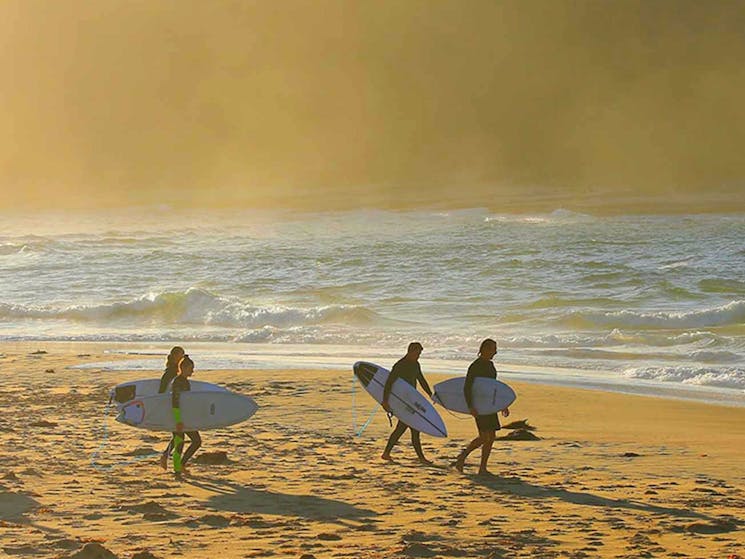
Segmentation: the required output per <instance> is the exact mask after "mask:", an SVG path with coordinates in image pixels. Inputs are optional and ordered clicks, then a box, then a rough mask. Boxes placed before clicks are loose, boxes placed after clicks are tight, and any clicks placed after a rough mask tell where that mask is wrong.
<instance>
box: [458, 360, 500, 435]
mask: <svg viewBox="0 0 745 559" xmlns="http://www.w3.org/2000/svg"><path fill="white" fill-rule="evenodd" d="M476 377H485V378H494V379H495V378H497V369H496V368H495V367H494V363H492V362H491V360H489V359H482V358H480V357H479V358H478V359H476V361H474V362H473V363H471V365H470V366H469V367H468V373H467V374H466V384H465V385H464V386H463V395H464V396H465V397H466V403H467V404H468V407H469V409H470V408H471V407H472V406H473V395H472V389H473V381H474V379H475V378H476ZM476 427H478V429H479V431H499V429H501V428H502V426H501V425H500V424H499V414H497V413H490V414H487V415H477V416H476Z"/></svg>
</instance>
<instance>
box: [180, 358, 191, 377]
mask: <svg viewBox="0 0 745 559" xmlns="http://www.w3.org/2000/svg"><path fill="white" fill-rule="evenodd" d="M184 367H189V368H191V369H192V370H194V361H192V360H191V357H189V356H188V355H184V356H183V357H182V358H181V361H179V362H178V374H181V373H182V371H183V370H184Z"/></svg>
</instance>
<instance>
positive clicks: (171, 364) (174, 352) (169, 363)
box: [166, 345, 184, 369]
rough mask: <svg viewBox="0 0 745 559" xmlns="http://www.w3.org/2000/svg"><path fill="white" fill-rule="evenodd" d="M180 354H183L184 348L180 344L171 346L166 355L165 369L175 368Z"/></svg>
mask: <svg viewBox="0 0 745 559" xmlns="http://www.w3.org/2000/svg"><path fill="white" fill-rule="evenodd" d="M182 355H184V348H183V347H181V346H180V345H176V346H173V347H172V348H171V353H169V354H168V357H166V369H171V368H173V369H175V368H176V367H178V362H179V360H180V359H181V356H182Z"/></svg>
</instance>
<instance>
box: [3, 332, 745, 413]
mask: <svg viewBox="0 0 745 559" xmlns="http://www.w3.org/2000/svg"><path fill="white" fill-rule="evenodd" d="M182 343H187V342H182ZM172 345H174V343H173V342H145V343H143V342H108V341H82V342H71V341H46V340H43V341H33V340H32V341H28V340H24V341H13V342H8V341H0V356H1V355H2V354H3V353H4V352H5V351H16V350H18V351H27V352H29V353H30V352H32V351H35V350H39V349H42V350H43V349H44V347H49V348H55V350H56V351H63V352H70V351H79V352H82V353H85V352H99V353H102V354H103V356H104V357H105V358H104V359H102V360H100V361H96V362H91V363H81V364H72V365H71V367H72V368H82V369H85V368H99V369H101V370H103V371H106V372H114V371H116V370H119V369H129V367H126V366H125V363H124V362H125V361H131V362H132V366H131V368H132V369H137V370H140V371H142V372H143V373H144V372H145V371H152V372H153V373H154V374H155V373H157V374H160V371H161V369H162V363H161V362H160V361H161V360H162V357H163V356H164V355H165V354H166V353H167V352H168V350H169V349H170V347H171V346H172ZM187 345H188V346H189V347H191V348H193V349H194V350H195V351H196V353H194V352H193V353H194V354H195V355H198V354H199V352H200V351H201V352H202V353H201V357H202V358H203V359H202V362H203V363H207V364H208V365H211V366H208V367H207V369H209V370H225V369H237V370H251V369H272V370H286V369H291V370H316V371H321V370H329V369H333V370H337V371H340V372H347V368H348V372H349V375H350V378H351V365H352V363H354V362H355V361H358V360H366V361H372V362H375V363H381V364H383V365H384V366H386V364H387V363H388V362H389V361H390V362H391V363H392V362H394V361H395V359H397V357H396V355H397V354H396V353H394V352H388V353H386V354H385V355H380V354H376V353H375V352H374V351H373V352H371V353H368V354H364V353H362V352H363V351H364V350H365V349H364V348H361V347H356V346H320V345H311V346H308V345H303V344H297V345H292V344H286V345H279V344H246V343H244V344H238V343H230V342H188V343H187ZM319 347H323V348H324V349H327V350H328V352H327V353H326V354H320V353H318V352H313V351H312V349H317V348H319ZM4 348H7V349H4ZM75 348H77V349H75ZM309 349H311V351H308V350H309ZM304 350H305V353H303V351H304ZM226 356H227V357H226ZM138 358H139V359H138ZM205 358H206V359H205ZM421 362H422V364H423V370H424V371H425V373H427V374H435V375H438V376H440V375H451V376H456V375H457V374H458V373H459V372H462V374H465V370H466V369H467V367H468V364H469V363H468V362H467V361H465V360H448V359H434V358H430V359H427V358H423V359H422V360H421ZM113 363H121V364H120V365H116V366H112V364H113ZM0 364H2V361H1V360H0ZM495 365H496V366H497V371H498V372H499V375H500V378H502V380H506V381H507V382H526V383H532V384H538V385H542V386H558V387H562V386H563V387H571V388H577V389H583V390H593V391H600V392H605V393H617V394H628V395H637V396H644V397H650V398H661V399H669V400H680V401H690V402H700V403H707V404H711V405H719V406H725V407H731V408H745V390H740V389H736V388H724V387H712V386H703V385H691V384H684V383H674V382H669V383H664V382H654V381H648V380H645V379H627V378H625V377H622V376H620V375H619V374H618V373H617V372H615V371H608V370H602V369H578V368H569V367H548V366H540V365H535V366H527V365H518V364H510V363H500V362H499V360H497V361H496V362H495ZM198 366H199V364H198ZM202 368H204V367H202Z"/></svg>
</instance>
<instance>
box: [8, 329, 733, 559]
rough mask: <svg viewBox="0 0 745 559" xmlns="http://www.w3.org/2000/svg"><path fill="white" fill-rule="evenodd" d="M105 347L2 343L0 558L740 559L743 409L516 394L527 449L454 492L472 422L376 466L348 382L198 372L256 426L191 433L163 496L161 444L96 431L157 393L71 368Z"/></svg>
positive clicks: (502, 447) (377, 436)
mask: <svg viewBox="0 0 745 559" xmlns="http://www.w3.org/2000/svg"><path fill="white" fill-rule="evenodd" d="M105 349H106V347H105V346H104V345H101V344H87V345H79V344H72V343H70V344H44V343H33V344H11V343H6V344H2V345H0V387H1V389H0V405H1V406H2V410H3V412H2V414H0V542H1V543H0V552H1V553H0V555H2V554H5V555H8V556H11V557H64V558H66V557H80V558H88V557H91V558H92V557H111V556H116V557H120V558H130V557H135V556H136V557H138V558H146V557H218V556H219V557H224V558H226V559H228V558H234V557H235V558H238V557H241V558H242V557H278V558H285V557H291V558H301V557H304V558H305V559H310V558H312V557H316V558H319V559H320V558H323V557H350V558H378V557H380V558H385V557H441V558H451V557H475V558H490V559H498V558H511V557H609V558H610V557H613V558H621V557H624V558H626V557H628V558H632V557H633V558H637V557H661V558H662V557H665V558H667V557H691V558H694V557H695V558H699V557H706V558H710V557H711V558H719V557H723V558H727V557H731V556H739V557H743V556H745V532H743V530H744V529H745V513H743V511H745V467H743V464H745V460H744V458H745V409H743V408H727V407H722V406H714V405H706V404H696V403H690V402H683V401H674V400H663V399H656V398H649V397H641V396H631V395H622V394H612V393H605V392H599V391H591V390H582V389H575V388H566V387H550V386H542V385H536V384H517V383H515V384H514V385H513V386H514V388H515V389H516V391H517V393H518V401H517V402H516V403H515V404H514V405H513V407H512V415H511V417H510V418H509V420H506V421H505V422H508V421H512V420H519V419H524V418H527V419H528V420H529V423H530V424H532V425H534V426H535V427H537V430H536V431H534V432H533V433H534V434H535V435H537V436H538V437H539V438H540V439H539V440H533V441H517V440H498V441H497V442H496V443H495V448H494V452H493V454H492V457H491V460H490V469H491V470H492V472H493V473H494V474H495V476H494V477H492V478H481V477H478V476H476V475H475V474H476V470H477V467H478V458H479V451H476V452H475V453H474V454H473V455H472V456H471V458H470V459H469V462H468V463H467V466H466V469H465V473H464V474H460V473H458V472H456V471H455V470H452V469H451V468H450V467H449V465H450V463H451V462H452V461H453V460H454V458H455V457H456V455H457V454H458V452H459V451H460V449H461V448H462V447H463V446H464V445H465V444H466V443H467V442H468V441H469V440H470V439H471V438H472V437H473V436H474V434H475V427H474V423H473V420H472V419H471V418H467V417H463V416H457V417H456V416H453V415H450V414H448V413H447V412H445V411H442V410H441V412H442V413H443V418H444V420H445V422H446V424H447V427H448V430H449V435H450V436H449V438H447V439H435V438H432V437H428V436H426V435H424V436H423V437H422V439H423V446H424V450H425V453H426V454H427V456H428V458H430V459H431V460H433V462H434V465H433V466H431V467H427V466H422V465H420V464H419V463H418V462H417V461H416V455H415V454H414V451H413V449H412V448H411V446H410V442H409V439H408V435H407V434H405V435H404V437H402V439H401V442H400V443H399V445H398V446H397V447H396V448H394V451H393V456H394V458H395V460H396V461H395V462H394V463H385V462H383V461H381V460H380V458H379V457H380V453H381V451H382V449H383V447H384V445H385V441H386V438H387V436H388V434H389V432H390V430H391V428H390V427H389V425H388V421H387V420H386V417H385V414H384V413H382V412H378V413H377V415H376V416H375V417H374V419H373V421H372V422H371V424H370V426H369V427H368V428H367V430H366V431H365V432H364V433H363V434H362V436H360V437H355V436H353V434H352V386H353V383H352V374H351V370H350V371H273V370H271V371H264V370H242V371H202V370H200V369H199V364H198V363H197V373H196V374H195V377H194V378H195V379H201V380H208V381H210V382H217V383H221V384H225V385H227V386H229V387H230V388H231V389H233V390H236V391H239V392H244V393H247V394H249V395H251V396H252V397H254V398H255V399H256V401H257V402H258V403H259V405H260V406H261V409H260V410H259V411H258V413H257V414H256V415H255V416H254V417H253V418H252V419H251V420H250V421H248V422H246V423H243V424H240V425H238V426H235V427H234V428H233V429H230V430H228V429H224V430H218V431H206V432H203V433H202V438H203V441H204V442H203V446H202V449H201V450H200V452H199V453H198V454H197V461H196V462H195V463H193V464H192V466H191V470H190V475H189V477H187V478H186V479H185V480H183V481H178V480H176V479H174V477H173V475H172V474H171V473H170V472H164V471H163V470H162V469H160V468H159V467H158V464H157V456H154V455H153V454H154V453H158V452H159V451H161V450H162V449H163V448H164V447H165V445H166V444H167V442H168V435H167V434H165V433H162V434H161V433H150V432H146V431H142V430H138V429H134V428H130V427H127V426H124V425H121V424H119V423H116V422H115V421H113V419H112V418H111V417H109V418H108V420H106V419H105V418H104V409H105V405H106V401H107V398H108V390H109V388H110V387H111V386H113V385H114V384H116V383H118V382H123V381H126V380H133V379H137V378H143V376H154V375H143V373H141V372H123V373H122V372H116V373H114V372H107V371H100V370H96V369H90V370H81V369H70V368H69V367H70V366H73V365H76V364H80V363H86V362H96V361H101V360H102V359H104V360H109V361H110V360H112V355H111V354H106V355H104V354H103V352H104V350H105ZM38 351H46V353H37V352H38ZM113 359H127V356H126V355H119V356H114V357H113ZM425 374H426V371H425ZM444 378H446V377H440V376H437V377H435V376H432V377H430V382H431V383H432V384H433V383H434V382H438V381H439V380H441V379H442V380H444ZM356 401H357V414H358V416H357V421H358V422H359V423H362V422H363V421H364V420H365V419H366V416H367V413H369V412H370V411H371V410H372V409H373V407H374V402H373V400H372V399H371V398H370V397H369V396H368V395H367V394H366V393H365V392H364V391H363V390H362V389H361V388H358V389H357V392H356ZM499 434H500V435H507V434H508V432H507V431H502V432H500V433H499ZM216 452H225V453H226V454H227V460H226V461H224V460H221V459H220V458H221V457H220V456H219V455H211V454H210V453H216ZM210 456H214V457H215V459H214V460H210V459H209V458H210ZM92 458H94V459H93V460H92ZM214 462H218V463H214ZM220 462H222V463H220ZM107 553H110V554H111V555H107Z"/></svg>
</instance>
